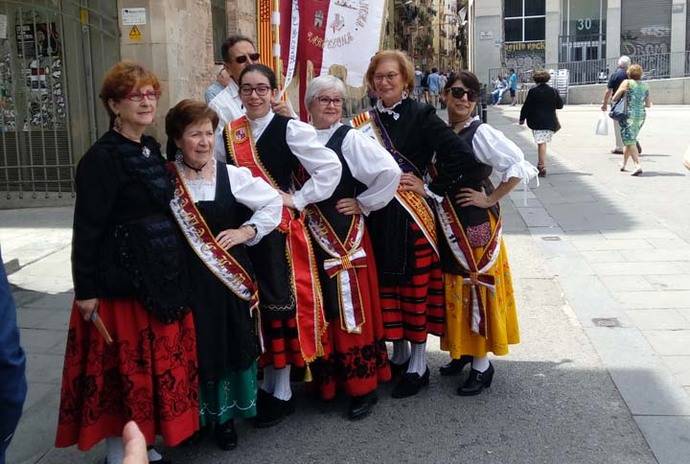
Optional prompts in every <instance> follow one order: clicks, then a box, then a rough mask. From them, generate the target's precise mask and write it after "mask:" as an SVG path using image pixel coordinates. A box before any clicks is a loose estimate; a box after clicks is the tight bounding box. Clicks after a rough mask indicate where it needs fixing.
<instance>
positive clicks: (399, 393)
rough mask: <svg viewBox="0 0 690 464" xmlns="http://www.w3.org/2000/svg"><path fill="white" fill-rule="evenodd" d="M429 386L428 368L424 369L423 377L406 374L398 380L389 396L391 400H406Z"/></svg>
mask: <svg viewBox="0 0 690 464" xmlns="http://www.w3.org/2000/svg"><path fill="white" fill-rule="evenodd" d="M427 385H429V368H428V367H427V368H426V371H425V372H424V375H422V376H420V375H419V374H417V373H410V372H406V373H405V375H403V376H402V377H401V378H400V381H399V382H398V384H397V385H396V386H395V388H394V389H393V393H392V394H391V396H392V397H393V398H407V397H408V396H414V395H416V394H417V393H419V390H421V389H422V387H426V386H427Z"/></svg>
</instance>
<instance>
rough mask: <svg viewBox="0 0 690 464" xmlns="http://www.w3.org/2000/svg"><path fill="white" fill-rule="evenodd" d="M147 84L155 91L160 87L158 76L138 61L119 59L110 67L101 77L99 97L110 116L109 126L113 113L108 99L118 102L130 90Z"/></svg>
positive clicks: (113, 116)
mask: <svg viewBox="0 0 690 464" xmlns="http://www.w3.org/2000/svg"><path fill="white" fill-rule="evenodd" d="M147 85H150V86H152V87H153V89H154V90H155V91H156V92H159V91H160V89H161V84H160V82H159V81H158V77H156V75H155V74H154V73H152V72H151V71H149V70H148V69H146V68H145V67H143V66H142V65H140V64H139V63H135V62H133V61H120V62H119V63H117V64H115V66H113V67H112V68H110V70H109V71H108V73H107V74H106V75H105V78H104V79H103V86H102V87H101V93H100V94H99V97H100V99H101V101H103V105H104V106H105V110H106V111H107V112H108V116H110V126H111V127H112V125H113V122H114V121H115V113H113V110H111V109H110V105H108V101H109V100H113V101H114V102H119V101H120V100H122V99H123V98H125V97H126V96H127V95H129V94H130V93H131V92H132V91H134V90H136V89H138V88H141V87H144V86H147Z"/></svg>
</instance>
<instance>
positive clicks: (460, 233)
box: [438, 195, 502, 337]
mask: <svg viewBox="0 0 690 464" xmlns="http://www.w3.org/2000/svg"><path fill="white" fill-rule="evenodd" d="M438 217H439V223H440V225H441V230H443V235H444V236H445V238H446V242H447V243H448V247H449V248H450V250H451V252H452V253H453V256H454V257H455V259H456V261H457V262H458V264H459V265H460V266H461V267H462V268H463V269H464V270H465V271H466V276H464V278H463V282H464V283H465V284H468V285H469V286H470V301H469V307H470V311H469V317H470V320H469V324H470V329H471V330H472V332H474V333H477V334H480V335H482V336H484V337H486V336H487V325H486V321H487V314H486V302H485V301H484V298H482V294H481V292H480V291H479V287H485V288H487V289H488V290H489V291H491V292H495V291H496V280H495V278H494V276H493V275H491V274H489V271H490V270H491V268H493V267H494V265H495V264H496V260H497V259H498V254H499V252H500V246H501V233H502V221H501V217H500V215H499V217H498V218H497V219H496V225H495V227H494V229H493V231H492V233H491V238H490V239H489V243H487V244H486V246H485V247H484V252H483V253H482V255H481V257H480V258H479V260H476V259H475V258H474V253H472V247H471V246H470V242H469V240H468V238H467V235H466V234H465V229H464V228H463V227H462V224H461V223H460V220H459V219H458V216H457V213H456V212H455V208H453V205H452V203H451V200H450V197H449V196H448V195H446V196H445V198H444V199H443V202H442V203H441V207H440V208H438Z"/></svg>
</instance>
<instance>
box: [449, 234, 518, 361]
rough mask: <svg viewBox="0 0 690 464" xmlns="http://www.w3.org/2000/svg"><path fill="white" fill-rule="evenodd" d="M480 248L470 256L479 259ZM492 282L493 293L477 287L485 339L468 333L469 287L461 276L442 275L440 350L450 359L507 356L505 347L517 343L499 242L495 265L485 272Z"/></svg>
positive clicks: (506, 267) (507, 270) (510, 288)
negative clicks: (443, 322)
mask: <svg viewBox="0 0 690 464" xmlns="http://www.w3.org/2000/svg"><path fill="white" fill-rule="evenodd" d="M483 251H484V249H483V248H481V247H480V248H475V249H474V256H475V258H476V259H479V257H480V256H481V254H482V253H483ZM489 274H491V275H493V276H494V278H495V279H496V292H495V293H492V292H491V291H490V290H489V289H487V288H485V287H481V286H480V287H479V288H480V290H479V291H480V292H481V293H482V298H484V301H485V302H486V313H487V319H488V321H487V337H486V338H484V337H482V336H481V335H478V334H475V333H472V331H471V330H470V308H469V301H470V286H469V285H465V284H464V283H463V281H462V277H461V276H458V275H455V274H444V275H443V277H444V279H445V294H446V326H445V329H446V330H445V334H444V336H443V337H441V349H442V350H444V351H448V352H449V353H450V356H451V357H452V358H453V359H458V358H460V356H462V355H470V356H477V357H479V356H486V354H487V353H489V352H491V353H493V354H495V355H499V356H500V355H506V354H508V345H515V344H517V343H520V330H519V328H518V320H517V310H516V308H515V296H514V295H513V280H512V277H511V275H510V266H509V265H508V255H507V253H506V247H505V243H504V242H503V240H501V249H500V254H499V256H498V259H497V260H496V264H495V265H494V267H493V269H491V271H489Z"/></svg>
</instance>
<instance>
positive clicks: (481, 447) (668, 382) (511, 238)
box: [0, 109, 690, 464]
mask: <svg viewBox="0 0 690 464" xmlns="http://www.w3.org/2000/svg"><path fill="white" fill-rule="evenodd" d="M501 111H503V110H499V111H491V113H490V118H491V122H492V124H495V125H497V126H498V127H499V128H502V129H504V130H506V133H508V134H509V135H510V136H511V137H515V138H516V140H517V141H518V142H519V143H520V145H521V146H523V147H525V149H526V151H527V152H528V157H530V158H531V159H533V158H534V149H533V148H532V146H531V141H529V139H526V138H524V137H523V133H522V131H523V130H522V129H518V128H516V127H515V126H510V122H509V120H508V119H506V118H504V117H503V116H501V115H500V114H501ZM510 111H511V109H509V110H508V113H510ZM509 116H512V115H511V114H509ZM592 124H593V123H592ZM564 126H565V124H564ZM573 128H574V125H573ZM516 129H518V130H516ZM586 129H587V131H590V132H591V127H590V125H588V126H587V128H586ZM583 132H584V130H583ZM560 136H561V134H559V137H560ZM604 161H605V162H606V157H604ZM564 163H566V161H564ZM558 169H561V170H563V171H564V170H565V169H571V168H570V167H568V166H566V164H563V165H562V166H560V167H559V168H558ZM558 169H556V168H555V167H554V169H553V170H552V171H553V172H554V173H555V175H550V177H548V178H547V179H546V180H547V182H543V183H542V187H541V188H540V189H537V190H535V194H532V193H530V192H528V194H527V195H528V206H527V207H525V206H524V205H523V203H522V202H523V192H521V191H518V192H515V193H514V194H513V195H512V202H511V201H505V202H504V204H503V213H504V228H505V239H506V242H507V245H508V252H509V256H510V263H511V267H512V270H513V278H514V285H515V291H516V297H517V300H518V308H519V316H520V324H521V336H522V343H521V344H520V345H517V346H515V347H514V349H512V351H511V354H510V355H509V356H507V357H503V358H497V359H495V360H494V363H495V366H496V376H495V378H494V382H493V384H492V387H491V389H490V391H489V392H487V393H485V394H482V395H479V396H477V397H473V398H459V397H457V396H455V394H454V392H455V388H456V386H457V383H458V379H448V378H441V377H439V375H438V367H439V366H441V365H442V364H444V363H445V362H446V361H447V355H446V354H445V353H442V352H440V351H439V347H438V341H437V340H436V339H435V338H432V339H431V340H430V343H429V349H430V352H429V364H430V368H431V370H432V377H431V385H430V387H429V388H428V389H427V390H425V391H423V392H422V393H421V394H420V395H418V396H417V397H414V398H411V399H407V400H394V399H392V398H391V397H390V391H391V386H390V385H386V386H383V387H382V388H381V389H380V391H379V396H380V401H379V404H378V405H377V407H376V409H375V411H374V413H373V414H372V416H371V417H369V418H367V419H365V420H363V421H361V422H349V421H347V420H345V419H344V418H343V412H344V410H345V408H346V404H347V402H346V400H345V399H344V398H339V399H338V400H336V402H335V403H333V404H321V403H320V402H319V401H316V400H313V399H311V398H310V397H309V396H308V394H307V392H305V391H304V388H303V387H302V386H301V385H297V384H295V394H296V398H297V408H298V409H297V413H296V414H294V415H293V416H291V417H290V418H289V419H288V420H287V421H285V422H284V423H283V424H280V425H279V426H276V427H273V428H270V429H266V430H257V429H254V428H252V427H251V426H250V425H249V424H248V423H246V422H242V423H239V424H238V432H239V439H240V445H239V447H238V448H237V449H236V450H235V451H232V452H230V453H225V452H221V451H219V450H217V449H216V448H215V446H214V445H213V443H212V442H211V441H210V440H207V442H205V443H204V444H203V445H202V446H201V447H199V448H192V449H181V450H173V451H172V452H171V453H170V454H171V457H172V458H173V459H174V460H175V462H177V463H192V462H194V463H202V464H203V463H209V464H210V463H218V462H258V463H264V462H273V463H282V462H290V463H292V462H305V463H311V462H324V461H328V462H338V463H341V462H342V463H355V462H381V463H403V462H414V463H418V462H429V463H437V462H444V463H445V462H453V463H454V462H473V463H510V464H513V463H517V464H521V463H525V464H528V463H530V464H531V463H544V464H551V463H556V462H561V463H567V464H571V463H583V464H584V463H587V464H589V463H600V462H606V463H620V464H636V463H650V464H653V463H656V462H660V463H662V464H666V463H681V462H683V463H685V462H687V459H686V457H687V456H688V455H689V454H688V453H687V451H684V450H683V449H682V448H681V446H683V443H682V439H683V436H684V435H683V430H682V429H679V428H678V426H676V429H675V430H676V431H675V432H674V429H673V427H674V424H677V422H674V420H675V421H678V420H681V421H682V420H687V417H686V418H685V419H683V418H679V416H675V415H674V414H679V411H681V409H680V405H681V404H683V402H684V401H686V402H687V396H686V395H685V393H684V392H683V391H682V389H681V387H680V385H679V384H678V383H677V382H676V381H674V380H673V377H672V375H671V374H670V373H668V371H667V370H665V369H666V368H665V367H659V366H655V363H654V361H655V360H657V358H658V356H657V355H656V354H655V353H654V352H653V351H644V350H642V349H643V348H644V347H645V345H647V347H649V344H648V343H647V341H646V339H645V338H644V337H643V335H642V332H641V331H640V330H639V329H638V328H637V327H636V326H634V325H633V324H632V322H630V319H629V317H628V316H627V313H625V310H624V309H623V307H622V305H621V304H620V303H617V302H616V300H615V295H613V294H609V295H608V296H606V295H605V294H604V293H602V292H600V291H599V290H602V291H603V290H607V289H606V287H603V284H602V286H600V287H594V286H593V285H590V281H594V280H596V279H595V278H594V277H593V276H594V274H587V272H589V269H588V267H587V266H590V263H589V262H588V261H586V259H585V258H583V257H581V256H580V255H581V254H582V253H583V252H581V251H580V250H579V249H578V248H576V247H575V245H573V243H571V239H573V238H587V235H591V233H590V232H589V231H585V232H583V233H582V234H581V233H580V232H577V235H574V234H573V233H572V232H571V229H570V226H568V225H567V224H563V225H562V226H559V222H558V221H557V220H556V219H554V216H552V215H551V213H550V212H549V210H548V207H549V205H551V204H553V205H560V206H561V207H562V205H563V204H569V205H571V206H570V207H569V208H570V209H571V210H573V211H574V212H576V209H575V208H579V207H581V206H582V204H583V203H565V202H567V201H571V200H572V201H574V200H576V199H577V198H581V199H582V198H585V196H586V195H590V196H591V195H594V193H592V192H593V190H592V189H593V188H594V187H595V185H594V184H592V185H589V184H587V185H585V184H582V183H581V182H582V179H581V177H582V176H575V175H573V176H569V175H559V174H557V171H558ZM583 172H584V171H583ZM561 178H562V180H563V181H564V183H565V185H561ZM568 184H570V187H571V188H572V189H573V190H574V189H575V187H577V189H578V192H579V193H577V195H575V194H573V193H572V192H571V193H569V194H568V193H567V188H565V187H567V186H568ZM576 184H577V185H576ZM564 188H565V190H563V189H564ZM549 190H551V192H549ZM549 194H550V195H552V196H554V197H556V198H557V195H560V196H561V199H562V201H561V202H560V203H559V202H555V203H549V201H546V197H544V196H540V195H549ZM544 205H547V206H546V207H545V206H544ZM686 211H687V210H686ZM554 214H555V213H554ZM642 216H644V217H641V218H638V215H637V214H635V213H634V212H632V214H631V216H629V217H627V216H626V221H630V222H631V223H633V222H634V224H636V228H635V229H634V230H635V231H638V232H640V231H647V233H649V234H652V232H649V231H652V230H657V231H661V230H667V228H666V227H665V226H663V225H660V224H658V223H656V222H655V223H654V224H656V225H655V227H656V229H655V228H652V227H651V225H652V224H651V222H652V221H650V224H647V219H646V215H642ZM643 223H644V224H646V225H645V226H644V227H642V226H638V224H643ZM70 226H71V210H70V209H69V208H64V209H62V208H61V209H45V210H22V211H0V243H1V244H2V246H3V254H4V255H5V260H6V261H8V260H10V259H16V260H17V264H16V266H18V270H15V272H13V273H12V274H11V275H10V281H11V283H12V284H13V285H14V286H15V289H14V294H15V298H16V299H17V301H18V304H19V306H20V308H19V322H20V325H21V327H22V342H23V344H24V345H25V347H26V349H27V352H28V356H29V363H28V376H29V383H30V392H29V401H28V402H27V405H26V407H25V415H24V417H23V419H22V422H21V423H20V428H19V430H18V434H17V436H16V438H15V440H14V441H13V444H12V446H11V447H10V452H9V456H8V459H9V460H8V462H10V463H12V464H15V463H18V464H25V463H39V462H40V463H41V464H51V463H61V464H62V463H67V462H70V463H96V462H100V461H99V460H100V459H102V456H103V449H102V446H101V445H99V446H97V447H95V448H94V449H93V450H92V451H91V452H89V453H87V454H84V453H80V452H78V451H76V450H75V449H73V448H72V449H67V450H56V449H53V448H52V441H53V438H54V432H55V425H56V420H57V407H58V401H59V381H60V376H61V366H62V354H63V352H64V339H65V335H66V334H65V331H66V327H67V321H68V317H69V308H70V302H71V297H72V295H71V275H70V263H69V244H70V236H71V229H70ZM612 226H617V227H618V226H619V224H612ZM647 226H649V228H647ZM612 229H613V227H609V228H602V229H601V230H604V231H606V232H605V233H606V234H609V235H610V238H606V237H605V236H604V235H603V234H602V237H604V238H602V239H600V240H603V239H606V240H614V239H615V238H614V235H611V234H614V232H613V231H612ZM597 230H599V229H597ZM616 230H617V231H618V232H620V231H623V232H626V233H627V232H628V231H631V230H632V229H631V227H630V226H628V225H626V224H623V226H620V227H619V228H618V229H616ZM660 233H661V232H657V234H660ZM664 233H666V232H664ZM48 236H50V237H53V238H52V239H51V240H52V241H51V244H52V245H51V246H47V245H46V249H45V250H43V252H41V253H39V252H37V251H34V248H33V246H32V244H40V243H42V242H43V241H44V237H48ZM542 238H546V239H547V240H543V239H542ZM679 239H680V238H679ZM589 240H590V241H592V239H591V238H589ZM626 240H628V239H626ZM630 240H632V239H630ZM639 240H655V239H653V238H650V239H639ZM616 243H618V242H616ZM652 243H654V242H650V246H651V245H652ZM41 246H43V245H41ZM622 251H625V250H620V249H617V251H615V252H614V253H622ZM621 256H623V255H621ZM686 272H687V273H690V270H686ZM587 279H590V280H589V281H588V280H587ZM650 285H652V284H651V283H650ZM586 289H590V292H589V293H585V291H584V290H586ZM612 317H617V318H618V320H619V321H621V325H622V328H609V327H598V326H596V325H595V323H594V322H592V318H612ZM614 322H615V321H609V320H607V321H604V322H603V323H604V324H609V325H611V324H613V323H614ZM599 323H602V322H601V321H599ZM631 340H632V341H633V342H635V343H637V345H636V346H639V347H640V348H638V349H637V352H639V353H641V354H644V357H638V355H636V351H635V347H634V346H633V345H632V344H631V343H632V342H631ZM607 343H608V350H607V349H606V346H607V345H606V344H607ZM602 346H603V348H602ZM640 350H642V351H640ZM650 350H651V349H650ZM624 354H625V356H623V355H624ZM662 369H663V372H661V370H662ZM650 383H651V385H650ZM636 385H640V388H639V389H635V386H636ZM622 386H623V387H625V388H623V387H622ZM674 392H680V393H682V396H679V395H676V393H674ZM662 406H663V407H666V410H665V412H666V413H668V414H666V415H665V416H664V417H659V416H660V415H661V413H662V412H664V411H662V409H661V408H662ZM631 412H632V413H631ZM684 414H687V412H685V413H684ZM669 419H673V420H669ZM655 423H659V424H661V426H660V427H665V429H661V428H660V427H655V426H654V425H653V424H655ZM650 424H652V425H650ZM666 424H670V425H666ZM681 425H682V423H681ZM641 431H642V433H641ZM643 434H644V436H643ZM645 438H646V440H645ZM664 438H666V439H667V441H666V442H664V441H663V439H664ZM648 442H649V444H648ZM685 443H686V446H687V443H688V442H685ZM650 445H651V447H652V449H650ZM652 451H653V453H652ZM655 456H656V458H655Z"/></svg>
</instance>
